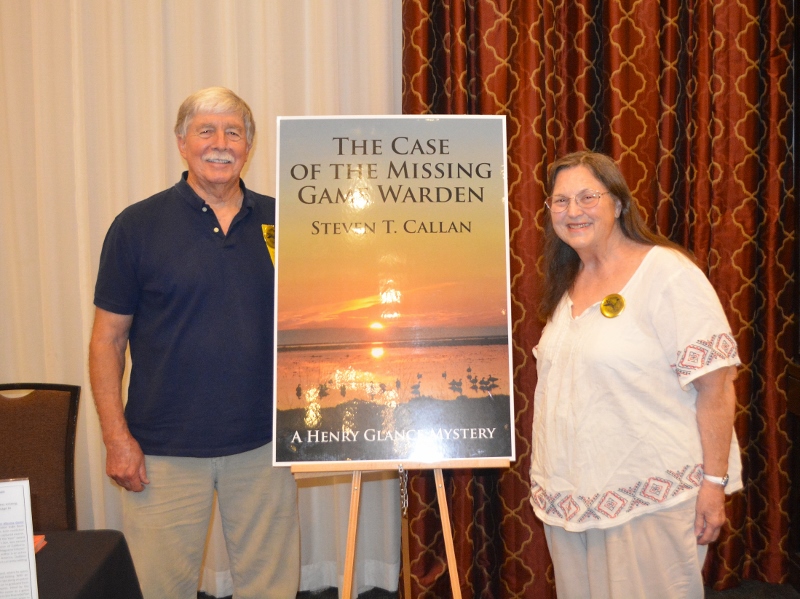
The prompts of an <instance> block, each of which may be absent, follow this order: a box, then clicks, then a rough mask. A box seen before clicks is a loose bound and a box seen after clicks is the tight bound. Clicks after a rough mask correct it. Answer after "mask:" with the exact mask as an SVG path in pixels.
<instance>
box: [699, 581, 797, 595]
mask: <svg viewBox="0 0 800 599" xmlns="http://www.w3.org/2000/svg"><path fill="white" fill-rule="evenodd" d="M706 599H800V593H798V592H797V591H796V590H795V588H794V587H792V586H790V585H788V584H767V583H765V582H755V581H753V580H743V581H742V584H741V585H739V586H738V587H736V588H733V589H728V590H727V591H709V590H706Z"/></svg>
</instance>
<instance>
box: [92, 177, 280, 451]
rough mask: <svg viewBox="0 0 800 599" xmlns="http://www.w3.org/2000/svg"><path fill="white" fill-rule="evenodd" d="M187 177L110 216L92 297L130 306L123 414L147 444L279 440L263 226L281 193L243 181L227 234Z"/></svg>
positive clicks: (204, 446)
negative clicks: (274, 435)
mask: <svg viewBox="0 0 800 599" xmlns="http://www.w3.org/2000/svg"><path fill="white" fill-rule="evenodd" d="M186 176H187V174H186V173H184V174H183V177H182V179H181V181H180V182H178V183H177V184H176V185H175V186H173V187H171V188H170V189H167V190H165V191H163V192H161V193H158V194H156V195H154V196H153V197H151V198H148V199H146V200H143V201H141V202H138V203H136V204H133V205H131V206H129V207H128V208H126V209H125V210H123V211H122V212H121V213H120V214H119V216H117V218H116V219H115V220H114V222H113V223H112V225H111V227H110V229H109V231H108V234H107V235H106V239H105V242H104V243H103V251H102V254H101V256H100V270H99V273H98V276H97V285H96V287H95V298H94V303H95V305H96V306H97V307H99V308H102V309H103V310H107V311H109V312H114V313H117V314H126V315H127V314H132V315H133V322H132V325H131V330H130V337H129V339H130V352H131V361H132V368H131V376H130V386H129V387H128V404H127V406H126V408H125V417H126V419H127V421H128V427H129V428H130V431H131V433H132V434H133V436H134V438H136V440H137V441H138V442H139V444H140V445H141V447H142V450H143V451H144V453H145V454H150V455H169V456H190V457H217V456H223V455H232V454H235V453H241V452H243V451H249V450H251V449H255V448H256V447H260V446H262V445H264V444H266V443H268V442H269V441H270V440H271V438H272V394H273V389H272V385H273V381H272V377H273V319H274V315H273V305H274V295H275V294H274V291H275V288H274V285H275V276H274V275H275V271H274V267H273V264H272V259H271V258H270V255H269V251H268V249H267V246H266V243H265V241H264V233H263V230H262V225H267V224H270V225H274V223H275V200H274V198H271V197H267V196H264V195H260V194H257V193H254V192H252V191H250V190H248V189H246V188H245V187H244V183H241V186H242V190H243V191H244V201H243V204H242V209H241V210H240V212H239V214H237V215H236V217H235V218H234V219H233V222H232V223H231V226H230V227H229V230H228V234H227V235H223V234H222V232H221V230H220V229H219V224H218V222H217V219H216V216H215V215H214V211H213V210H212V209H211V208H210V206H208V205H207V204H206V203H205V202H204V201H203V200H202V199H201V198H200V197H199V196H198V195H197V194H196V193H195V192H194V191H193V190H192V188H191V187H190V186H189V184H188V183H186ZM215 229H216V230H215Z"/></svg>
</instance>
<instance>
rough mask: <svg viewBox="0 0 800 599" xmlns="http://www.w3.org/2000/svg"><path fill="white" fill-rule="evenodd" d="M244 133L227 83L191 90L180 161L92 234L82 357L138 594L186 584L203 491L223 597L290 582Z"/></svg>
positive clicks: (200, 544)
mask: <svg viewBox="0 0 800 599" xmlns="http://www.w3.org/2000/svg"><path fill="white" fill-rule="evenodd" d="M254 134H255V123H254V121H253V117H252V114H251V112H250V108H249V107H248V106H247V104H246V103H245V102H244V101H243V100H242V99H241V98H239V97H238V96H237V95H236V94H234V93H233V92H231V91H230V90H228V89H225V88H220V87H214V88H208V89H204V90H201V91H199V92H197V93H195V94H193V95H191V96H189V97H188V98H187V99H186V100H185V101H184V102H183V104H182V105H181V107H180V110H179V111H178V119H177V123H176V125H175V135H176V137H177V143H178V151H179V152H180V154H181V156H182V157H183V158H184V159H185V160H186V163H187V165H188V169H189V170H188V172H185V173H184V174H183V177H182V178H181V180H180V181H179V182H178V183H177V184H176V185H175V186H173V187H171V188H170V189H167V190H165V191H163V192H161V193H159V194H156V195H154V196H153V197H151V198H149V199H146V200H144V201H141V202H138V203H136V204H133V205H132V206H129V207H128V208H127V209H125V210H124V211H123V212H122V213H120V215H119V216H117V218H116V219H115V220H114V222H113V224H112V225H111V228H110V229H109V231H108V234H107V236H106V240H105V242H104V244H103V251H102V255H101V258H100V269H99V273H98V277H97V286H96V289H95V302H94V303H95V306H96V312H95V321H94V328H93V331H92V338H91V343H90V348H89V371H90V377H91V383H92V390H93V393H94V398H95V403H96V405H97V411H98V414H99V416H100V423H101V426H102V430H103V442H104V443H105V446H106V451H107V458H106V472H107V474H108V475H109V476H110V477H111V478H112V479H114V481H116V482H117V484H119V485H120V486H121V487H122V488H123V489H125V493H124V494H123V522H124V530H125V534H126V537H127V540H128V543H129V545H130V547H131V552H132V554H133V559H134V564H135V566H136V570H137V573H138V575H139V580H140V582H141V584H142V591H143V593H144V596H145V598H147V599H149V598H153V599H165V598H169V599H173V598H176V599H180V598H185V599H189V598H192V599H195V598H196V596H197V581H198V577H199V571H200V565H201V562H202V557H203V548H204V544H205V539H206V532H207V530H208V524H209V519H210V515H211V507H212V498H213V494H214V490H216V491H217V496H218V500H219V508H220V513H221V515H222V528H223V532H224V536H225V542H226V545H227V549H228V554H229V556H230V562H231V573H232V576H233V585H234V596H235V597H237V598H240V599H244V598H246V597H251V598H254V599H255V598H258V599H264V598H270V597H275V598H277V599H287V598H290V597H294V596H295V595H296V594H297V589H298V584H299V568H300V551H299V525H298V518H297V507H296V505H297V504H296V493H297V490H296V487H295V483H294V479H293V477H292V475H291V473H290V472H289V471H288V470H287V469H282V468H273V467H272V444H271V440H272V438H271V437H272V392H273V381H272V376H273V348H272V347H273V346H272V344H273V303H274V276H273V275H274V267H273V263H272V259H271V257H270V251H269V248H268V246H267V243H265V240H266V238H267V236H268V233H269V234H272V230H273V229H274V223H275V200H274V199H273V198H270V197H266V196H263V195H260V194H256V193H254V192H252V191H250V190H249V189H247V188H246V187H245V185H244V183H243V182H242V180H241V179H240V178H239V176H240V173H241V171H242V168H243V167H244V165H245V163H246V162H247V158H248V155H249V153H250V149H251V147H252V143H253V136H254ZM128 343H130V352H131V363H132V367H131V374H130V384H129V387H128V403H127V405H126V406H125V408H124V411H123V405H122V394H121V381H122V376H123V372H124V369H125V351H126V347H127V345H128Z"/></svg>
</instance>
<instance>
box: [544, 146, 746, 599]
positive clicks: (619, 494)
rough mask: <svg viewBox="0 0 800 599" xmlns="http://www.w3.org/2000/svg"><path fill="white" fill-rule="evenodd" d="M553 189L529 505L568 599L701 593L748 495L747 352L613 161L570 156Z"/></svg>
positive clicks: (555, 171)
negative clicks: (738, 501) (743, 443)
mask: <svg viewBox="0 0 800 599" xmlns="http://www.w3.org/2000/svg"><path fill="white" fill-rule="evenodd" d="M548 186H549V190H550V197H549V198H548V199H547V201H546V205H547V207H548V208H549V211H550V219H549V222H548V224H547V228H546V233H545V255H544V261H545V276H544V298H543V300H542V303H541V306H540V316H541V317H542V318H543V320H545V321H546V326H545V329H544V331H543V333H542V337H541V339H540V341H539V344H538V346H537V347H536V348H534V355H535V356H536V358H537V369H538V383H537V386H536V395H535V399H534V423H533V425H534V430H533V456H532V461H531V487H532V489H531V503H532V504H533V508H534V511H535V512H536V515H537V516H538V517H539V518H540V519H541V520H542V522H543V523H544V528H545V535H546V537H547V544H548V548H549V550H550V554H551V557H552V559H553V564H554V568H555V575H556V590H557V592H558V596H559V598H561V599H564V598H566V599H573V598H574V599H585V598H587V597H591V598H592V599H598V598H606V597H607V598H619V599H630V598H635V597H642V598H647V599H653V598H657V597H663V598H665V599H666V598H669V599H674V598H678V597H680V598H683V597H698V598H701V597H703V581H702V577H701V573H700V570H701V568H702V565H703V561H704V558H705V554H706V549H707V545H708V543H710V542H712V541H714V540H716V538H717V536H718V535H719V531H720V527H721V526H722V525H723V523H724V522H725V509H724V502H725V493H726V492H733V491H736V490H737V489H740V488H741V486H742V483H741V473H740V471H741V462H740V458H739V448H738V444H737V443H736V439H735V435H734V434H733V418H734V409H735V401H736V400H735V396H734V389H733V379H734V378H735V368H736V365H738V364H739V363H740V362H739V358H738V353H737V349H736V343H735V342H734V340H733V337H732V335H731V332H730V327H729V326H728V323H727V321H726V319H725V315H724V313H723V311H722V306H721V305H720V303H719V299H718V298H717V296H716V294H715V292H714V290H713V289H712V287H711V285H710V283H709V282H708V280H707V279H706V277H705V276H704V275H703V273H702V272H701V271H700V269H698V268H697V266H695V264H694V263H693V261H692V260H691V259H690V257H689V255H688V254H687V253H686V252H685V251H684V250H683V249H681V248H680V247H679V246H677V245H675V244H673V243H672V242H670V241H668V240H667V239H666V238H664V237H662V236H660V235H656V234H654V233H652V232H651V231H650V230H648V228H647V227H646V225H645V223H644V222H643V220H642V217H641V215H640V213H639V208H638V205H637V204H636V202H635V200H634V199H633V198H632V197H631V193H630V190H629V189H628V186H627V184H626V183H625V180H624V178H623V177H622V174H621V173H620V171H619V169H618V168H617V166H616V165H615V164H614V162H613V161H612V160H611V159H610V158H608V157H607V156H604V155H602V154H596V153H592V152H578V153H574V154H570V155H568V156H565V157H564V158H562V159H560V160H558V161H557V162H555V163H554V164H553V165H552V167H551V169H550V172H549V181H548Z"/></svg>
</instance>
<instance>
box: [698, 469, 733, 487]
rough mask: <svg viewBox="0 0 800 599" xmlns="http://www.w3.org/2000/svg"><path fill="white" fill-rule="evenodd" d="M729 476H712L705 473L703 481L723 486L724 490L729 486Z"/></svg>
mask: <svg viewBox="0 0 800 599" xmlns="http://www.w3.org/2000/svg"><path fill="white" fill-rule="evenodd" d="M729 478H730V477H729V476H728V475H727V474H726V475H725V476H711V475H710V474H706V473H705V472H704V473H703V480H707V481H708V482H710V483H714V484H715V485H722V486H723V488H724V487H725V486H727V484H728V480H729Z"/></svg>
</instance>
